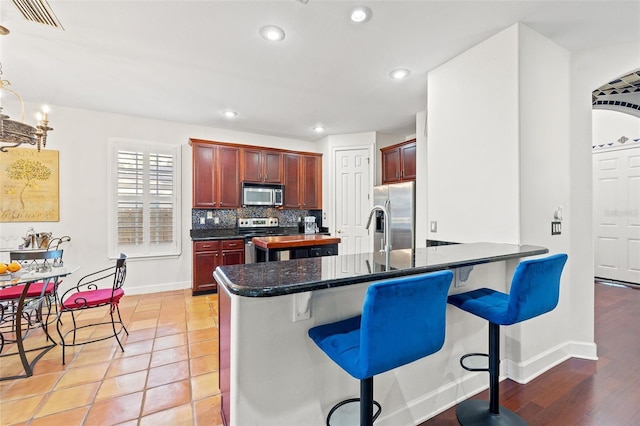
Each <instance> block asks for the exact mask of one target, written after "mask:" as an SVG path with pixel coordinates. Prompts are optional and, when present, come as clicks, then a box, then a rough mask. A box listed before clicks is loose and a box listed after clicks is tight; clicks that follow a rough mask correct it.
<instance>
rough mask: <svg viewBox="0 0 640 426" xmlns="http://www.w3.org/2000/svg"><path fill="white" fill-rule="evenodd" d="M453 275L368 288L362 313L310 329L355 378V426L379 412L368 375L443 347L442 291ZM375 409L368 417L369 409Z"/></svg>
mask: <svg viewBox="0 0 640 426" xmlns="http://www.w3.org/2000/svg"><path fill="white" fill-rule="evenodd" d="M452 278H453V273H452V272H451V271H439V272H434V273H430V274H423V275H412V276H409V277H402V278H397V279H391V280H386V281H380V282H377V283H374V284H372V285H370V286H369V288H368V289H367V293H366V295H365V299H364V303H363V308H362V314H361V315H359V316H356V317H352V318H348V319H345V320H342V321H337V322H334V323H330V324H325V325H320V326H317V327H314V328H311V329H310V330H309V337H310V338H311V339H312V340H313V341H314V342H315V344H316V345H318V347H319V348H320V349H321V350H322V351H323V352H324V353H325V354H326V355H327V356H328V357H329V358H331V360H332V361H334V362H335V363H336V364H338V365H339V366H340V367H341V368H342V369H343V370H345V371H346V372H347V373H349V374H350V375H351V376H353V377H354V378H356V379H358V380H360V398H359V399H358V398H354V399H349V400H346V401H343V402H340V403H338V404H337V405H336V406H334V408H332V409H331V411H330V412H329V414H328V416H327V425H329V424H330V420H331V415H332V414H333V412H334V411H335V409H336V408H337V407H339V406H341V405H343V404H344V403H345V402H356V401H360V425H361V426H364V425H372V424H373V421H374V420H375V418H377V416H378V415H379V414H380V412H381V407H380V405H379V404H378V403H377V402H374V400H373V376H375V375H376V374H380V373H383V372H385V371H389V370H391V369H394V368H396V367H400V366H402V365H405V364H408V363H410V362H413V361H416V360H418V359H420V358H423V357H425V356H427V355H431V354H433V353H435V352H437V351H439V350H440V348H441V347H442V345H443V344H444V338H445V323H446V321H445V320H446V316H445V314H446V307H447V293H448V291H449V286H450V285H451V280H452ZM374 404H375V405H376V406H377V407H378V411H377V413H376V414H375V415H373V405H374Z"/></svg>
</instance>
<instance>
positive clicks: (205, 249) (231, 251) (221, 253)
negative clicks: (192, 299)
mask: <svg viewBox="0 0 640 426" xmlns="http://www.w3.org/2000/svg"><path fill="white" fill-rule="evenodd" d="M243 263H244V239H235V240H222V241H194V242H193V286H192V292H194V293H196V292H215V291H217V290H218V284H217V283H216V281H215V279H214V278H213V271H215V269H216V268H217V267H218V266H221V265H240V264H243Z"/></svg>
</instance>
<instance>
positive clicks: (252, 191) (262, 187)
mask: <svg viewBox="0 0 640 426" xmlns="http://www.w3.org/2000/svg"><path fill="white" fill-rule="evenodd" d="M283 190H284V186H283V185H278V184H265V183H253V182H242V205H244V206H276V207H279V206H281V205H282V201H283V198H284V194H283V192H284V191H283Z"/></svg>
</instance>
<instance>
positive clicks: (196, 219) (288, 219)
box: [191, 207, 322, 229]
mask: <svg viewBox="0 0 640 426" xmlns="http://www.w3.org/2000/svg"><path fill="white" fill-rule="evenodd" d="M209 216H210V217H209ZM305 216H316V223H317V224H318V226H322V221H321V217H322V210H279V209H276V208H272V207H243V208H239V209H215V210H207V209H192V210H191V229H225V228H235V227H236V226H237V224H238V218H247V217H248V218H251V217H277V218H278V219H279V222H280V226H298V218H303V217H305ZM216 217H217V218H218V221H219V223H217V224H216V223H215V218H216ZM202 218H204V224H201V223H200V220H201V219H202Z"/></svg>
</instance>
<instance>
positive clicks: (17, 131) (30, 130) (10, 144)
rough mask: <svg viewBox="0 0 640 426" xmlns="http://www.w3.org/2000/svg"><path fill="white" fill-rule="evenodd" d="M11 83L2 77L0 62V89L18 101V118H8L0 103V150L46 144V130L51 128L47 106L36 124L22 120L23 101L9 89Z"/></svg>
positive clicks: (5, 150)
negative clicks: (18, 119)
mask: <svg viewBox="0 0 640 426" xmlns="http://www.w3.org/2000/svg"><path fill="white" fill-rule="evenodd" d="M10 85H11V83H10V82H9V81H8V80H4V79H3V78H2V63H0V90H3V91H6V92H9V93H11V94H13V95H15V96H16V97H17V98H18V101H19V103H20V115H21V117H20V120H21V121H15V120H11V119H9V116H8V115H6V114H4V113H3V112H2V106H1V105H0V151H2V152H7V149H8V148H16V147H18V146H20V145H22V144H28V145H37V146H38V151H40V148H41V147H42V148H44V147H46V146H47V132H49V131H51V130H53V129H52V128H51V127H49V117H48V116H47V114H48V112H49V110H48V108H47V107H44V108H43V109H42V112H41V113H39V117H38V125H37V126H35V127H34V126H31V125H29V124H27V123H25V121H24V101H23V100H22V96H20V95H19V94H18V93H17V92H15V91H13V90H11V89H9V86H10Z"/></svg>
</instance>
